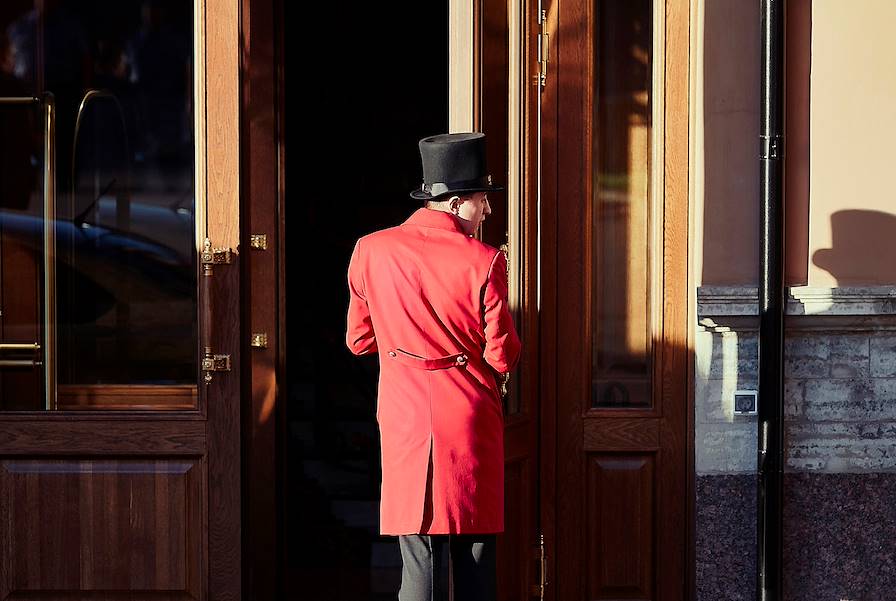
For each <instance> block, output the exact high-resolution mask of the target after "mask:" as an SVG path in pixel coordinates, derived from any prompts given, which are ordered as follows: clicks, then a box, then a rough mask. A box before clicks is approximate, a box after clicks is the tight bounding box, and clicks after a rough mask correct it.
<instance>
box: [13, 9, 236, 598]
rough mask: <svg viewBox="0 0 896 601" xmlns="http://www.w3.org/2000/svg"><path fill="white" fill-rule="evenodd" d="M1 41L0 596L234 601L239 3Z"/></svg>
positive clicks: (64, 23) (119, 16)
mask: <svg viewBox="0 0 896 601" xmlns="http://www.w3.org/2000/svg"><path fill="white" fill-rule="evenodd" d="M0 31H2V32H5V33H3V34H0V59H2V60H0V71H2V72H0V97H2V100H0V124H2V125H3V127H4V136H3V140H2V145H0V146H2V147H0V175H2V177H0V433H2V434H0V495H2V497H0V498H2V501H0V541H3V544H2V545H0V600H6V599H25V598H27V599H54V600H56V599H71V600H75V599H106V600H110V601H111V600H113V599H129V600H130V599H159V600H161V599H165V600H175V599H184V600H186V599H216V600H223V599H232V600H237V599H240V587H241V584H240V581H241V576H240V429H239V422H240V419H239V418H240V405H239V400H240V395H239V344H238V335H239V329H240V319H239V314H240V313H239V300H240V299H239V282H240V280H239V265H238V258H239V255H238V243H239V231H240V228H239V217H240V216H239V208H238V207H239V203H238V200H239V198H238V189H239V186H238V184H239V182H238V173H239V154H238V152H239V139H238V135H239V133H238V127H239V114H238V112H239V96H238V93H239V89H238V81H239V64H238V52H237V48H238V42H239V39H238V32H239V22H238V2H237V0H194V3H193V4H191V3H189V2H186V3H183V2H152V3H147V2H138V1H136V0H133V1H131V0H128V1H126V2H122V1H121V0H88V1H85V2H77V3H74V2H61V1H59V0H35V1H34V2H28V1H23V2H8V3H4V4H3V6H2V7H0ZM207 241H208V242H207ZM206 244H208V248H207V252H203V251H204V250H206ZM219 248H220V249H230V251H231V252H226V251H217V250H216V249H219Z"/></svg>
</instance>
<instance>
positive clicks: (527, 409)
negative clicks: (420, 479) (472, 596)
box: [473, 0, 543, 600]
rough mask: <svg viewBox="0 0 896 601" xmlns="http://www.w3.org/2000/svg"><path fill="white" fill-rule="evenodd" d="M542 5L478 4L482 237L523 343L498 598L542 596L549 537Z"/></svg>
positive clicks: (489, 0)
mask: <svg viewBox="0 0 896 601" xmlns="http://www.w3.org/2000/svg"><path fill="white" fill-rule="evenodd" d="M537 4H538V3H537V1H532V0H481V1H480V2H477V3H475V7H474V8H475V10H474V13H473V17H474V18H473V21H474V33H475V36H474V47H475V48H476V52H475V56H476V60H475V66H476V68H475V69H474V85H473V88H474V124H473V129H474V130H477V131H482V132H484V133H485V134H486V139H487V140H488V144H487V146H488V148H487V152H488V156H487V157H486V160H487V163H488V167H489V171H490V172H491V173H492V174H494V176H495V177H496V178H498V179H499V181H500V182H502V183H503V184H504V186H505V190H504V191H502V192H490V193H489V203H490V205H491V206H492V214H491V215H490V216H489V218H488V220H487V221H486V222H485V223H484V224H483V226H482V229H481V231H480V232H479V237H480V239H482V240H483V241H484V242H486V243H488V244H491V245H492V246H495V247H498V248H502V249H503V250H504V251H505V252H506V253H507V270H508V284H509V298H510V305H511V310H512V312H513V314H514V319H515V323H516V328H517V331H518V332H519V334H520V338H521V340H522V342H523V348H522V353H521V356H520V362H519V365H518V366H517V368H516V369H515V370H514V372H513V373H512V374H511V378H510V381H509V383H508V385H507V387H506V394H505V395H504V398H503V402H504V458H505V465H504V498H505V506H504V532H503V534H501V535H500V536H499V537H498V597H499V598H500V599H507V600H511V599H514V600H516V599H528V598H530V597H531V596H533V595H534V596H535V597H536V598H537V597H538V596H539V595H540V588H539V587H540V583H541V580H540V579H541V576H542V573H543V571H542V561H541V552H542V549H543V546H542V538H541V534H542V528H541V524H540V522H539V494H538V492H539V456H538V416H539V402H538V401H539V394H538V385H539V384H538V382H539V380H538V309H537V300H538V299H537V294H538V290H537V282H536V277H537V245H538V241H537V235H538V214H537V212H538V206H537V203H538V200H537V198H538V168H537V167H538V115H539V108H538V100H539V93H540V88H539V82H538V77H537V72H538V64H537V52H536V49H537V40H536V36H537V34H538V30H539V20H538V11H537V8H538V7H537Z"/></svg>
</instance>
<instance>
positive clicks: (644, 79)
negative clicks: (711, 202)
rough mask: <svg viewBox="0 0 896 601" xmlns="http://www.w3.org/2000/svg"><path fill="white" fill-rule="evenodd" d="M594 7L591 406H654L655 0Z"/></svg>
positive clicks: (611, 1) (610, 1)
mask: <svg viewBox="0 0 896 601" xmlns="http://www.w3.org/2000/svg"><path fill="white" fill-rule="evenodd" d="M595 11H596V12H595V14H596V20H595V28H596V31H595V34H596V35H595V40H596V43H595V57H594V59H595V71H596V79H595V83H594V85H595V88H594V115H593V118H594V128H593V132H594V133H593V135H594V138H593V140H592V143H593V165H592V184H593V191H594V198H593V199H592V202H593V207H592V208H593V210H592V215H593V223H592V227H593V235H592V238H593V248H592V265H593V273H592V282H593V287H592V291H591V294H592V345H593V348H592V382H593V386H592V406H595V407H620V406H622V407H629V406H647V405H649V404H650V371H651V360H652V358H651V352H652V351H651V338H652V332H651V331H650V319H649V317H650V311H651V309H650V290H649V285H650V269H649V266H650V261H649V258H650V255H651V253H652V249H651V247H650V246H651V240H650V236H649V235H648V234H649V231H650V227H651V224H650V222H649V215H650V206H651V204H650V203H651V201H652V199H651V197H650V192H649V190H650V186H649V182H650V147H651V133H652V131H651V128H652V123H651V110H652V107H651V102H652V93H651V92H652V91H651V72H652V53H653V50H652V46H653V17H652V3H651V2H650V1H649V0H604V1H598V2H597V3H596V6H595Z"/></svg>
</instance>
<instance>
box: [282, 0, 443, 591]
mask: <svg viewBox="0 0 896 601" xmlns="http://www.w3.org/2000/svg"><path fill="white" fill-rule="evenodd" d="M284 4H285V15H286V19H285V26H284V27H285V29H284V31H285V32H286V35H285V45H286V49H285V55H286V60H285V79H286V82H287V86H286V90H287V91H286V96H285V106H286V111H285V112H286V172H287V175H286V200H285V219H286V231H287V235H286V239H285V248H286V285H287V289H288V291H289V292H288V294H287V298H288V299H289V300H288V302H287V305H286V308H285V311H286V332H287V337H286V361H287V364H286V371H287V374H286V380H287V391H286V399H287V402H286V407H285V417H286V423H285V441H284V447H285V473H286V477H285V483H284V488H285V490H284V495H283V498H284V499H285V506H284V519H283V523H284V527H285V532H283V533H282V535H283V540H284V541H285V542H284V544H285V565H284V576H285V581H286V589H287V590H286V594H287V596H288V597H289V598H301V599H303V600H312V599H321V600H323V599H326V600H328V601H337V600H346V601H358V600H362V599H371V600H375V599H384V600H385V599H390V600H391V599H396V598H397V597H396V593H397V591H398V587H399V585H400V578H401V556H400V554H399V549H398V539H397V537H395V536H380V535H379V534H378V532H379V498H380V441H379V430H378V427H377V423H376V417H375V413H376V383H377V372H378V361H377V359H376V357H365V358H361V357H355V356H354V355H352V354H351V353H350V352H349V351H348V349H347V348H346V346H345V342H344V338H345V320H346V311H347V307H348V288H347V284H346V271H347V267H348V261H349V256H350V255H351V251H352V247H353V245H354V242H355V240H356V239H357V238H358V237H360V236H361V235H363V234H366V233H368V232H371V231H373V230H376V229H380V228H384V227H389V226H393V225H397V224H399V223H401V222H402V221H404V220H405V219H406V218H407V217H408V216H409V215H410V214H411V213H412V212H413V211H414V210H415V209H416V208H417V206H418V205H417V204H416V203H415V202H414V201H413V200H412V199H410V198H409V196H408V192H409V191H410V190H411V189H412V188H414V187H416V186H419V184H420V181H421V177H422V176H421V167H420V156H419V151H418V148H417V141H418V140H419V139H420V138H422V137H424V136H428V135H432V134H436V133H441V132H444V131H447V129H448V6H447V2H420V3H411V4H406V5H403V6H402V14H401V17H400V21H396V15H395V13H394V11H392V10H388V9H387V8H386V7H384V6H383V5H380V4H375V3H361V4H356V5H353V6H352V8H351V10H343V12H342V14H338V15H332V14H330V12H332V11H330V10H328V8H329V7H328V6H326V5H321V6H318V5H309V4H301V5H297V4H294V3H289V2H286V3H284ZM300 6H301V11H300V10H299V7H300ZM308 11H312V13H315V12H316V13H317V14H311V15H308V14H307V12H308ZM334 16H335V17H336V18H333V17H334ZM293 23H294V26H291V24H293ZM309 23H310V24H314V25H313V27H311V28H309V27H306V25H305V24H309ZM290 31H295V32H301V35H291V34H290ZM308 36H310V37H311V38H312V39H311V40H309V39H308ZM299 94H301V95H302V96H301V98H299V97H298V96H297V95H299ZM299 107H302V108H301V109H299Z"/></svg>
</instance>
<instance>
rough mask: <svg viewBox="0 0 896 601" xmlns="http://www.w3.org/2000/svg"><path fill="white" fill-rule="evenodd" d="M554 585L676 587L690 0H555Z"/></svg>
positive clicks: (681, 509)
mask: <svg viewBox="0 0 896 601" xmlns="http://www.w3.org/2000/svg"><path fill="white" fill-rule="evenodd" d="M546 4H547V6H546V8H547V11H546V15H547V30H548V32H549V33H550V34H551V35H550V57H551V58H553V57H557V60H556V61H554V62H553V63H552V62H549V63H548V72H547V81H546V86H545V90H544V93H543V113H542V116H543V136H542V142H543V150H544V154H543V165H542V166H543V176H544V185H543V189H542V200H543V207H544V211H543V220H542V225H543V230H542V231H543V237H542V263H541V265H542V268H543V279H542V303H541V311H540V314H541V326H542V327H541V335H542V342H541V361H540V364H539V365H540V367H541V377H542V381H543V386H542V392H543V397H542V400H541V402H542V403H543V405H544V406H545V408H546V409H545V411H544V412H543V414H542V415H543V420H542V433H543V445H542V453H543V455H544V457H545V461H544V463H543V465H544V466H545V468H546V469H545V472H544V474H543V480H542V487H541V494H542V496H543V497H547V498H550V499H551V502H550V503H544V504H543V507H544V513H543V515H544V520H545V522H546V529H545V534H546V537H547V539H548V540H547V550H548V557H549V572H548V580H549V583H550V584H549V585H548V588H547V595H546V598H547V599H556V600H558V601H559V600H564V601H566V600H575V599H640V600H645V601H646V600H663V601H677V600H681V599H684V598H685V582H686V569H687V562H686V543H687V530H686V504H687V495H686V490H687V489H686V483H687V465H686V452H687V420H686V417H687V406H688V402H687V400H688V397H687V370H686V358H687V348H686V340H687V319H688V316H687V306H688V303H687V240H688V229H687V228H688V223H687V215H688V211H687V209H688V131H687V127H688V126H687V124H688V100H687V96H688V45H689V38H688V19H689V18H688V2H687V0H625V1H620V0H571V1H564V2H557V1H556V0H549V1H547V2H546Z"/></svg>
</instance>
